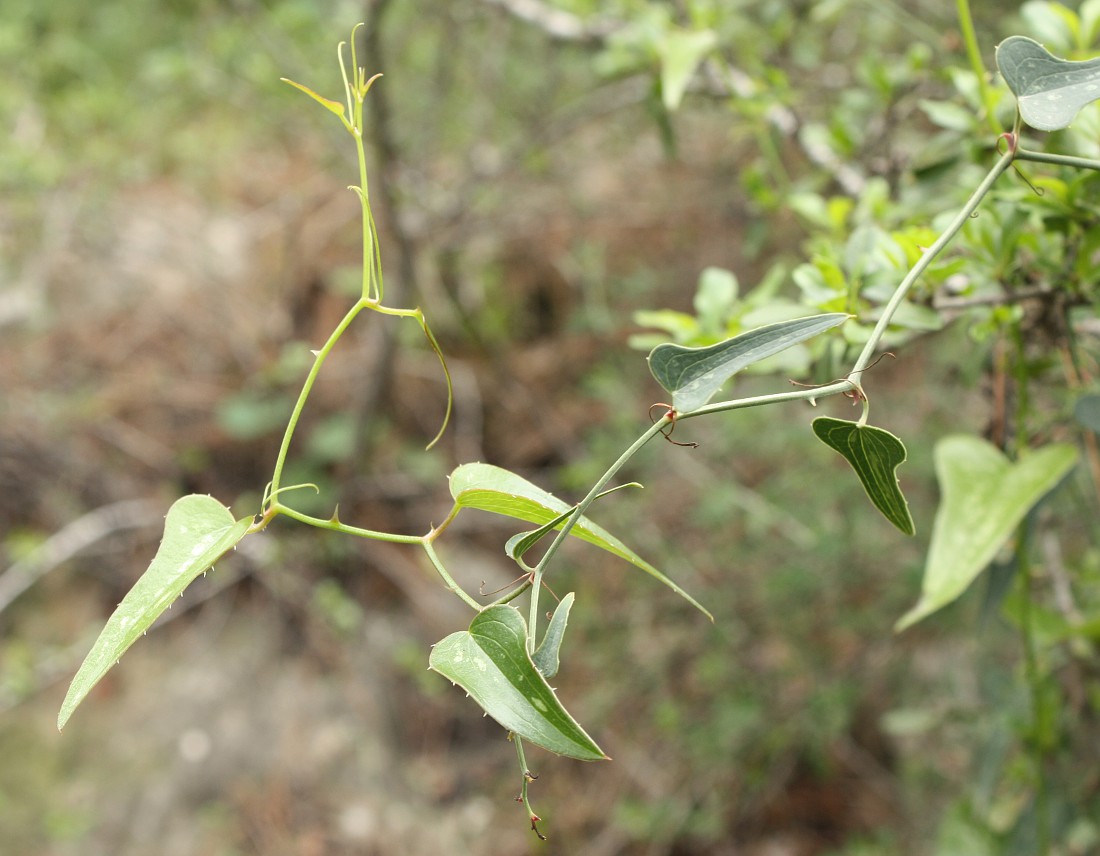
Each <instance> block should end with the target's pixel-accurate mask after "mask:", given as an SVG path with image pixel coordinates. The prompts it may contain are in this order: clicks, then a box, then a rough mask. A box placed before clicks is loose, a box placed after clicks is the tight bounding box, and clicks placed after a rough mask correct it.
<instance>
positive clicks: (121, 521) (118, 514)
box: [0, 499, 164, 612]
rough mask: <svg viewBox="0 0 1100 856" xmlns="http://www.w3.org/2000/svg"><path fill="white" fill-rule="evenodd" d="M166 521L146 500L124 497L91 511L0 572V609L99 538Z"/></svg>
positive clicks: (160, 524) (1, 610)
mask: <svg viewBox="0 0 1100 856" xmlns="http://www.w3.org/2000/svg"><path fill="white" fill-rule="evenodd" d="M163 524H164V515H163V514H162V513H161V512H160V511H158V510H157V509H156V508H155V506H153V505H152V504H150V502H149V501H148V500H144V499H128V500H123V501H122V502H114V503H111V504H110V505H104V506H101V507H100V508H97V509H96V510H95V511H89V512H88V513H87V514H85V515H84V516H83V517H79V518H77V519H76V520H74V521H73V522H72V523H70V524H69V525H68V526H66V527H65V528H64V529H61V530H60V531H59V532H56V533H54V534H53V535H51V536H50V537H49V538H47V539H46V541H45V542H44V543H43V544H42V546H40V547H39V548H38V549H37V550H35V551H34V552H33V553H31V554H30V555H29V556H27V557H26V558H24V559H20V560H19V561H18V562H16V563H15V564H13V565H12V566H11V567H9V568H8V569H7V570H6V571H4V573H3V574H0V612H3V611H4V610H5V609H7V608H8V607H9V606H10V605H11V603H12V601H14V600H15V599H16V598H17V597H19V595H21V594H22V593H23V592H25V591H26V590H27V589H29V588H30V587H31V586H32V585H34V584H35V583H36V582H37V581H38V580H39V579H41V578H42V577H44V576H45V575H46V574H48V573H49V572H50V571H52V570H53V569H54V568H56V567H58V566H59V565H61V564H63V563H64V562H66V561H68V560H69V559H71V558H72V557H73V556H75V555H76V554H77V553H79V552H81V551H82V550H85V549H87V548H88V547H90V546H91V545H92V544H94V543H95V542H96V541H100V540H102V539H103V538H106V537H107V536H108V535H113V534H114V533H116V532H121V531H123V530H126V529H144V528H146V527H149V528H152V527H154V526H162V525H163Z"/></svg>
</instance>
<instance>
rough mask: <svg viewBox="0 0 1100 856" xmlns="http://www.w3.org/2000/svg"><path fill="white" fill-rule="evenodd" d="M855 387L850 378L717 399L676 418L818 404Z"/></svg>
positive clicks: (681, 419)
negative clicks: (790, 403)
mask: <svg viewBox="0 0 1100 856" xmlns="http://www.w3.org/2000/svg"><path fill="white" fill-rule="evenodd" d="M853 389H855V384H854V383H852V382H851V381H850V380H838V381H834V382H833V383H827V384H825V385H824V386H815V387H811V388H808V389H796V390H792V391H790V392H773V393H769V394H767V395H754V396H751V397H750V398H735V399H732V400H731V401H716V402H714V403H713V404H707V405H705V406H704V407H700V408H699V409H698V410H692V411H691V412H690V413H680V414H678V415H677V416H676V418H677V419H678V420H680V421H683V420H684V419H694V418H695V417H696V416H707V415H708V414H711V413H724V412H725V411H727V410H743V409H745V408H746V407H760V406H762V405H764V404H780V403H782V402H784V401H809V402H810V403H811V404H816V403H817V399H819V398H828V397H829V396H830V395H839V394H840V393H842V392H849V391H851V390H853Z"/></svg>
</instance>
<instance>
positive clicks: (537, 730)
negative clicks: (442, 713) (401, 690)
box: [428, 604, 607, 761]
mask: <svg viewBox="0 0 1100 856" xmlns="http://www.w3.org/2000/svg"><path fill="white" fill-rule="evenodd" d="M428 665H429V666H430V667H431V668H432V669H433V670H435V671H436V672H439V673H440V674H441V675H443V677H445V678H447V679H449V680H450V681H452V682H453V683H456V684H458V685H459V686H460V687H462V689H464V690H465V691H466V692H467V693H468V694H469V695H470V698H472V699H473V700H474V701H476V702H477V703H478V704H479V705H481V708H482V710H484V711H485V712H486V713H487V714H489V716H491V717H492V718H493V719H495V720H496V721H497V722H498V723H499V724H500V725H501V726H502V727H504V728H506V729H507V730H508V731H511V732H513V733H515V734H518V735H519V736H520V737H522V738H523V739H524V740H528V741H530V742H531V743H534V744H535V745H537V746H541V747H542V748H544V749H548V750H549V751H551V752H556V753H557V754H559V755H566V756H568V757H570V758H577V759H579V760H581V761H601V760H604V759H606V758H607V755H605V754H604V752H603V750H602V749H600V747H599V746H597V745H596V743H595V741H593V740H592V738H591V737H589V736H588V734H586V733H585V731H584V729H583V728H581V727H580V725H578V724H577V721H576V720H575V719H573V717H572V716H570V715H569V712H568V711H566V709H565V708H564V707H563V706H562V704H561V702H560V701H558V697H557V695H555V694H554V690H553V689H551V687H550V685H549V684H548V683H547V682H546V678H545V677H543V675H542V674H541V673H540V672H539V670H538V669H537V668H535V664H534V663H533V662H532V660H531V657H530V655H529V654H528V653H527V625H526V623H525V622H524V620H523V616H521V615H520V614H519V612H517V611H516V609H515V608H513V607H511V606H508V605H505V604H500V605H497V606H491V607H489V608H488V609H486V610H484V611H483V612H480V613H478V615H477V617H476V618H474V620H473V621H472V622H471V623H470V628H469V630H460V631H458V632H457V633H452V634H451V635H450V636H447V637H446V638H445V639H443V640H442V641H440V642H438V643H437V644H436V645H435V647H433V648H432V653H431V655H430V657H429V658H428Z"/></svg>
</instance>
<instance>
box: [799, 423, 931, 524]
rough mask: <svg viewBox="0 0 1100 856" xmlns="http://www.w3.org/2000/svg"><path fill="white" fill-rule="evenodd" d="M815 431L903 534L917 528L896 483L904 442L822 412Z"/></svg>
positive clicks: (868, 427)
mask: <svg viewBox="0 0 1100 856" xmlns="http://www.w3.org/2000/svg"><path fill="white" fill-rule="evenodd" d="M813 429H814V433H815V434H816V435H817V436H818V437H819V438H820V439H821V441H822V442H823V443H824V444H825V445H826V446H829V447H830V448H832V449H836V451H838V452H840V454H841V455H843V456H844V458H845V459H846V460H847V461H848V463H849V464H851V465H852V469H854V470H855V471H856V475H857V476H859V480H860V482H862V483H863V489H864V490H865V491H867V496H868V497H870V499H871V502H873V503H874V504H875V508H877V509H878V510H879V511H881V512H882V514H883V516H885V518H886V519H887V520H889V521H890V522H891V523H893V524H894V525H895V526H896V527H898V529H900V530H901V531H902V532H904V533H905V534H906V535H912V534H913V533H914V532H915V531H916V527H915V526H914V525H913V516H912V515H911V514H910V513H909V503H908V502H906V501H905V496H904V495H903V494H902V492H901V488H900V487H899V486H898V477H897V468H898V467H899V466H900V465H901V464H903V463H904V462H905V445H904V444H903V443H902V442H901V440H899V439H898V438H897V437H895V436H894V435H893V434H891V433H890V432H889V431H884V430H883V429H882V428H875V427H873V426H871V425H860V424H859V423H857V422H848V421H846V420H844V419H832V418H831V417H828V416H821V417H819V418H817V419H815V420H814V421H813Z"/></svg>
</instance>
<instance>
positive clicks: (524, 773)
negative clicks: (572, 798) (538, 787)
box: [512, 733, 546, 841]
mask: <svg viewBox="0 0 1100 856" xmlns="http://www.w3.org/2000/svg"><path fill="white" fill-rule="evenodd" d="M512 742H513V743H515V744H516V757H517V758H519V772H520V776H521V777H522V779H523V784H522V785H520V789H519V802H521V803H523V807H524V808H525V809H526V810H527V816H528V817H529V818H530V819H531V831H532V832H534V833H535V835H537V836H538V837H539V839H540V840H542V841H545V840H546V836H545V835H543V834H542V833H541V832H539V828H538V826H536V824H537V823H538V822H539V821H540V820H542V818H541V817H539V816H538V815H537V814H535V810H534V809H533V808H531V800H530V798H529V797H528V795H527V788H528V786H529V785H530V784H531V780H532V779H533V778H534V776H532V775H531V771H530V769H528V767H527V758H526V757H524V754H523V738H521V737H520V736H519V735H518V734H515V733H513V734H512Z"/></svg>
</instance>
